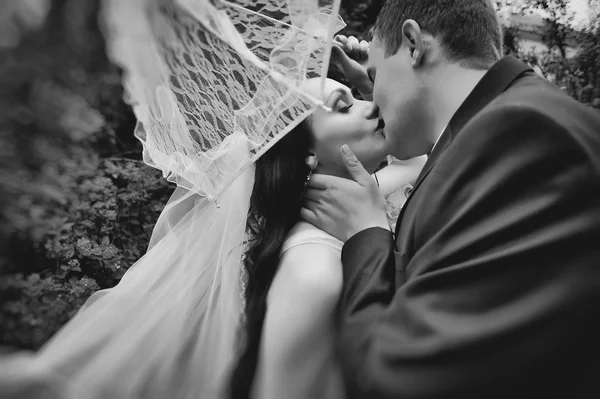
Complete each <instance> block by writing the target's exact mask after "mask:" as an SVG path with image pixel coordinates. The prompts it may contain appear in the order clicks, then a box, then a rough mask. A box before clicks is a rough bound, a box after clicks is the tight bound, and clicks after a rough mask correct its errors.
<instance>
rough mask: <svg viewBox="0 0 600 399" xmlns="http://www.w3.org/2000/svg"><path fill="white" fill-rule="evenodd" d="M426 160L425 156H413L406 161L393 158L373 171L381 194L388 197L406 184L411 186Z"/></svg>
mask: <svg viewBox="0 0 600 399" xmlns="http://www.w3.org/2000/svg"><path fill="white" fill-rule="evenodd" d="M426 161H427V157H426V156H420V157H415V158H411V159H407V160H406V161H400V160H397V159H394V161H393V162H392V163H391V164H389V165H388V166H386V167H384V168H382V169H380V170H379V171H377V172H376V173H374V174H373V177H374V178H376V180H377V182H378V183H379V190H380V191H381V194H382V195H383V196H384V197H385V198H388V197H389V196H390V195H392V194H394V193H395V192H396V191H398V190H400V189H402V188H404V187H405V186H406V185H409V184H410V185H411V186H413V185H414V184H415V181H416V180H417V177H418V176H419V173H421V169H423V165H425V162H426Z"/></svg>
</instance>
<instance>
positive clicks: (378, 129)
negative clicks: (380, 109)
mask: <svg viewBox="0 0 600 399" xmlns="http://www.w3.org/2000/svg"><path fill="white" fill-rule="evenodd" d="M384 128H385V122H384V121H383V119H381V118H379V120H378V122H377V127H376V128H375V133H381V134H382V135H383V137H385V133H384Z"/></svg>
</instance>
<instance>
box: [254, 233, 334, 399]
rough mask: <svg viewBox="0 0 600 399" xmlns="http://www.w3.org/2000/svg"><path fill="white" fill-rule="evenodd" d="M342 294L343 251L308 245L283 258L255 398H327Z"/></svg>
mask: <svg viewBox="0 0 600 399" xmlns="http://www.w3.org/2000/svg"><path fill="white" fill-rule="evenodd" d="M332 264H333V267H332ZM341 289H342V265H341V259H340V253H339V251H336V250H334V249H333V248H330V247H328V246H326V245H322V244H304V245H300V246H297V247H293V248H291V249H289V250H288V251H287V252H286V253H285V254H284V256H283V258H282V260H281V263H280V267H279V270H278V272H277V274H276V276H275V278H274V280H273V284H272V286H271V289H270V291H269V296H268V299H267V313H266V317H265V321H264V326H263V332H262V338H261V346H260V355H259V363H258V364H259V366H258V370H257V374H256V379H255V383H254V395H253V396H254V397H255V398H260V399H281V398H286V399H292V398H303V399H305V398H319V397H323V395H324V393H323V392H319V391H318V390H319V389H322V388H323V387H324V385H326V384H323V383H321V382H320V381H319V380H320V378H323V376H325V375H327V373H326V371H327V370H328V369H327V365H328V364H330V363H329V362H330V361H331V353H332V349H333V344H334V341H333V340H334V320H335V312H336V309H337V305H338V301H339V298H340V293H341Z"/></svg>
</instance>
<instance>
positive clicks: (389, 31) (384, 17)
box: [374, 0, 502, 67]
mask: <svg viewBox="0 0 600 399" xmlns="http://www.w3.org/2000/svg"><path fill="white" fill-rule="evenodd" d="M408 19H413V20H415V21H416V22H417V23H418V24H419V26H420V27H421V29H422V30H425V31H427V32H429V33H431V34H432V35H433V36H435V37H436V38H437V39H439V40H440V42H441V44H442V46H443V47H444V49H445V53H446V56H447V57H448V59H450V60H451V61H467V62H466V64H468V65H478V64H480V63H481V62H483V63H485V64H486V65H485V66H486V67H489V66H491V65H492V64H494V63H495V62H496V61H498V60H499V59H500V57H501V56H502V28H501V26H500V22H499V20H498V16H497V14H496V11H495V10H494V6H493V4H492V2H491V0H387V2H386V3H385V5H384V6H383V8H382V10H381V12H380V13H379V16H378V17H377V22H376V23H375V29H374V34H375V36H376V37H377V38H378V39H379V40H381V41H382V42H383V46H384V50H385V55H386V57H389V56H391V55H393V54H396V52H397V51H398V49H399V48H400V45H401V44H402V25H403V24H404V22H405V21H406V20H408ZM475 60H477V61H479V62H477V63H473V62H469V61H475Z"/></svg>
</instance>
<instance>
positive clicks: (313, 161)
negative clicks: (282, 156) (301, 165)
mask: <svg viewBox="0 0 600 399" xmlns="http://www.w3.org/2000/svg"><path fill="white" fill-rule="evenodd" d="M305 162H306V165H307V166H308V167H309V168H310V170H311V171H313V170H315V169H316V168H317V165H318V164H319V160H318V159H317V154H315V153H314V152H309V153H308V156H307V157H306V159H305Z"/></svg>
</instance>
